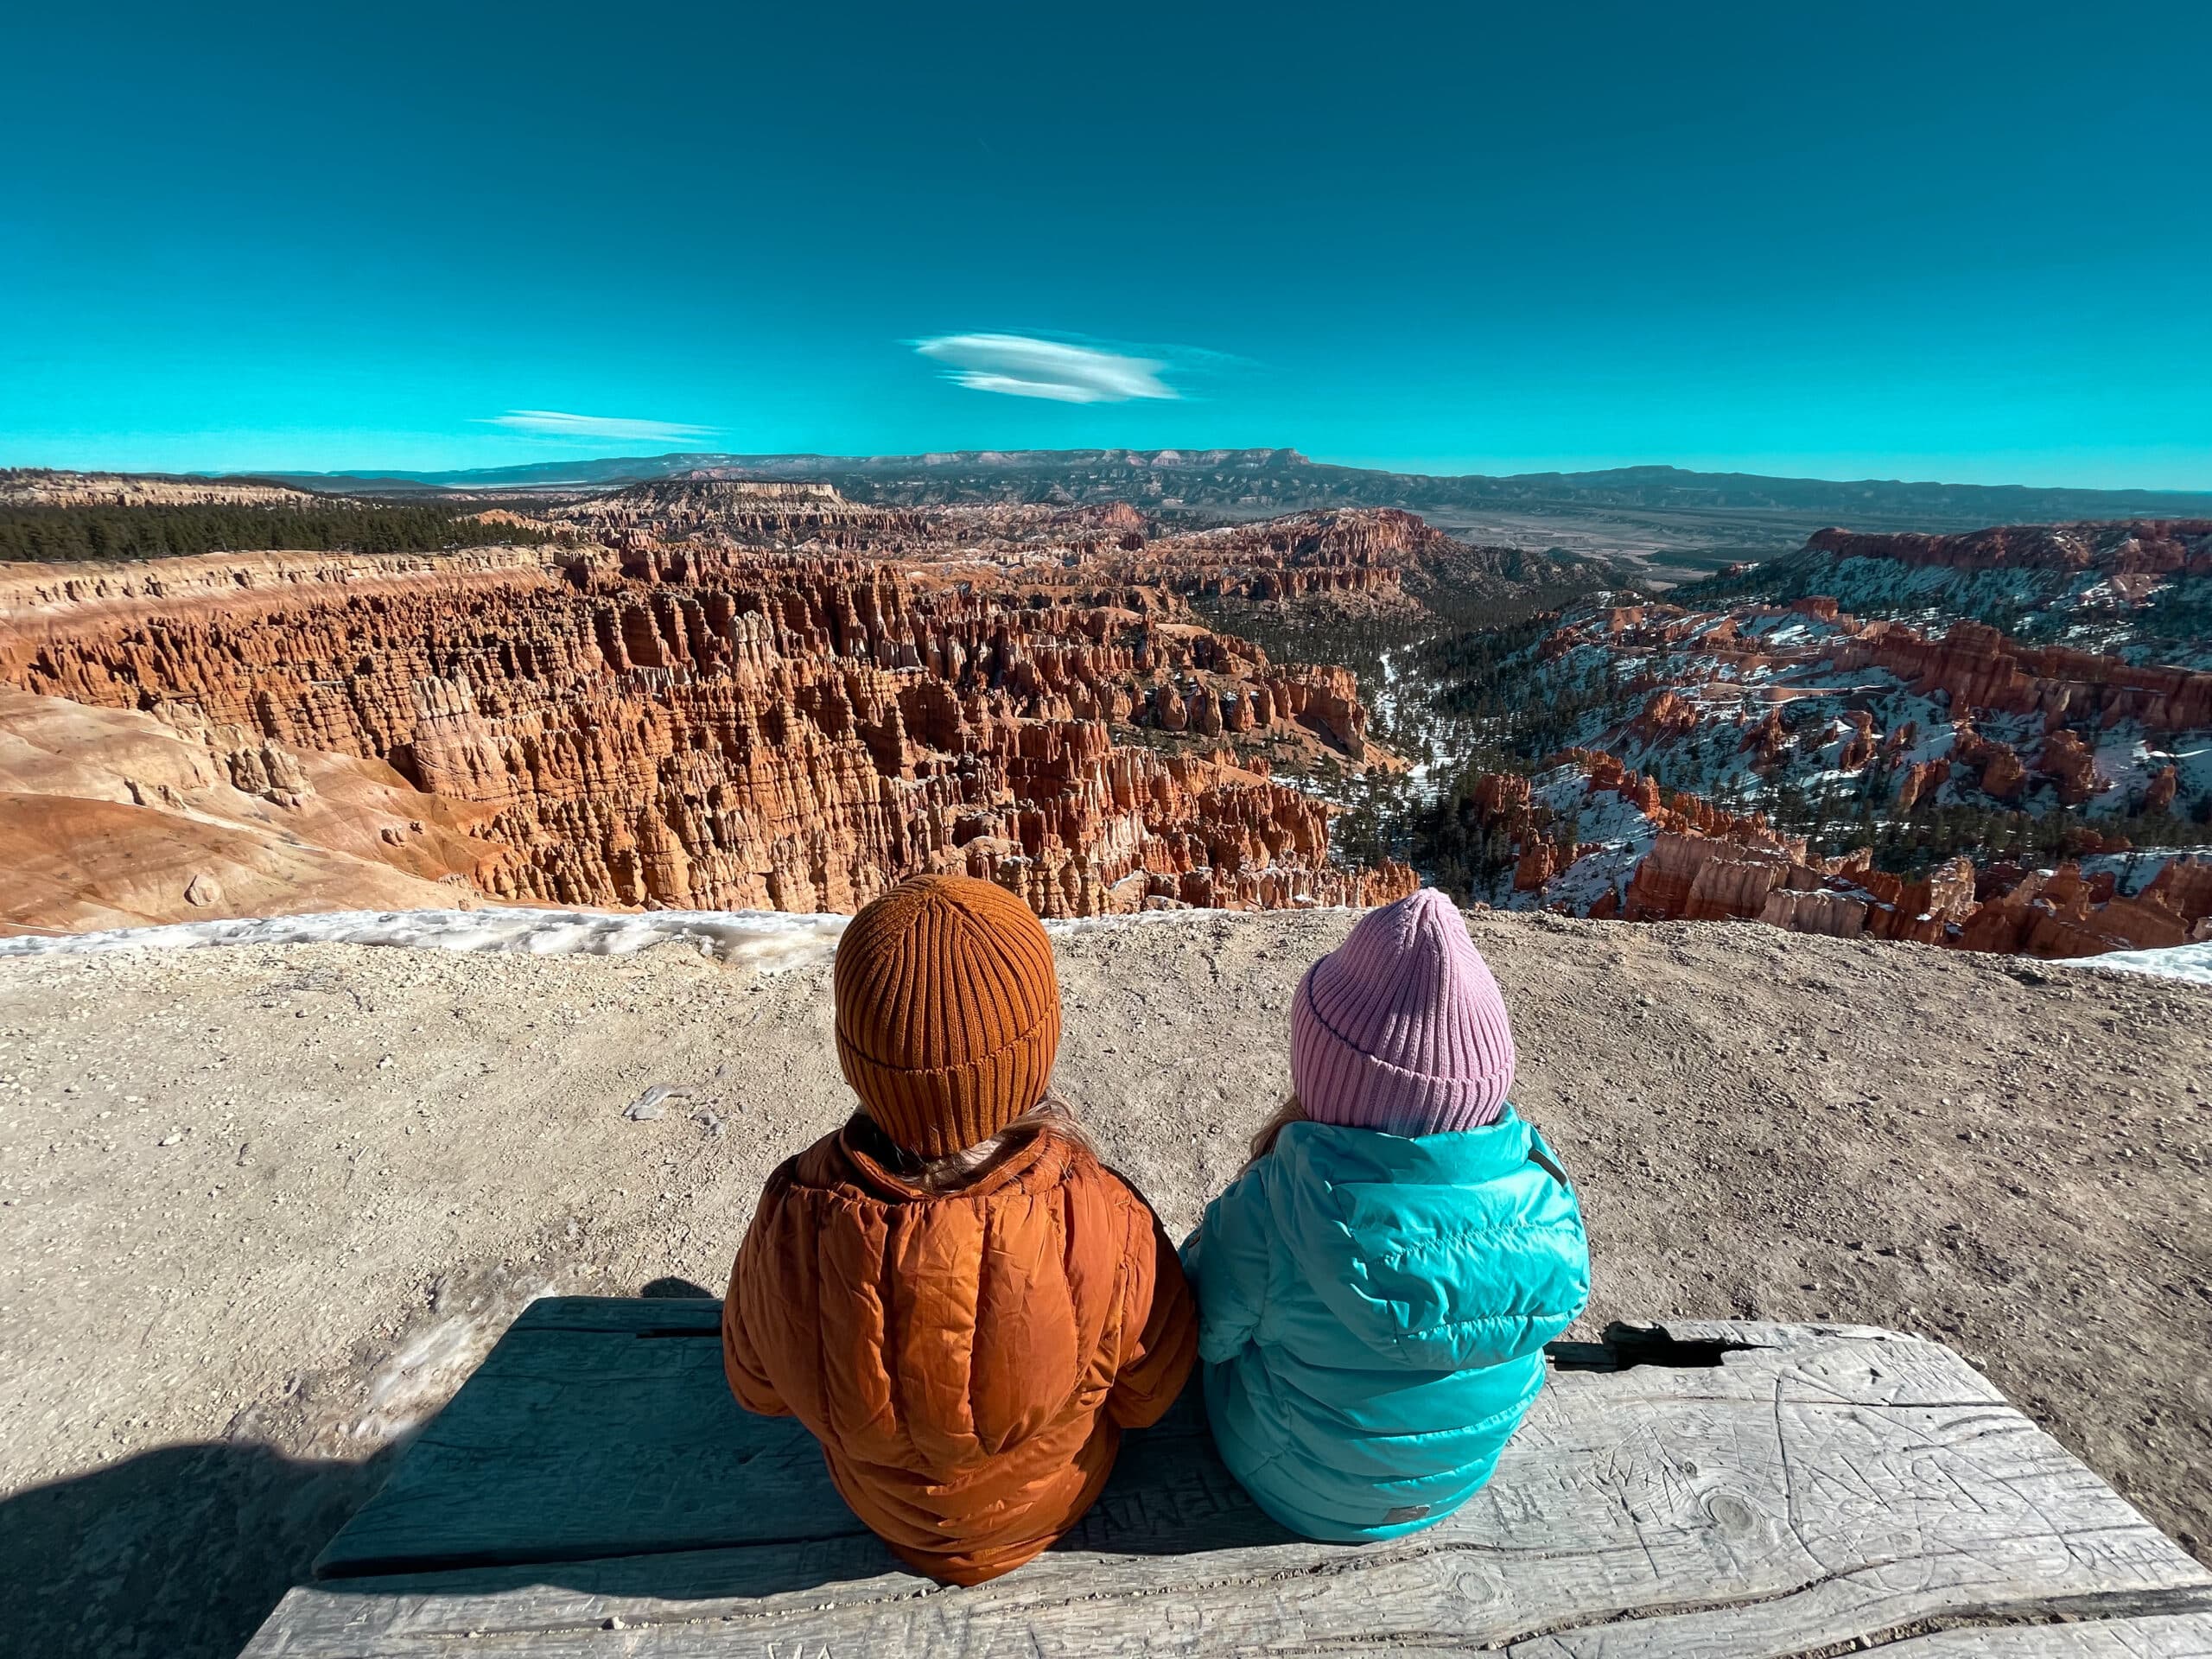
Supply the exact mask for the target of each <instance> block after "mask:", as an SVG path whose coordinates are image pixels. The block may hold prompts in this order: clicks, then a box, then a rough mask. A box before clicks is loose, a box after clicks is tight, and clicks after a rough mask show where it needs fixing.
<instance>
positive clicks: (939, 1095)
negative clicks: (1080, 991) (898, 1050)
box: [837, 1020, 1058, 1158]
mask: <svg viewBox="0 0 2212 1659" xmlns="http://www.w3.org/2000/svg"><path fill="white" fill-rule="evenodd" d="M1051 1025H1052V1021H1050V1020H1039V1022H1038V1023H1037V1024H1036V1025H1035V1026H1033V1027H1031V1028H1030V1029H1029V1030H1028V1031H1026V1032H1024V1033H1022V1034H1021V1035H1020V1037H1019V1038H1017V1039H1014V1041H1012V1042H1010V1043H1007V1044H1006V1045H1005V1046H1002V1047H1001V1048H998V1049H996V1050H995V1051H993V1052H991V1053H989V1054H986V1055H984V1056H983V1057H982V1058H980V1059H976V1060H970V1061H969V1062H968V1063H966V1064H965V1065H946V1066H929V1067H924V1066H898V1065H885V1064H884V1063H883V1062H882V1061H880V1060H877V1059H874V1058H870V1057H869V1056H868V1055H867V1054H866V1053H863V1052H861V1050H860V1049H859V1048H858V1047H857V1046H855V1045H854V1044H853V1043H852V1042H851V1041H850V1040H849V1039H848V1038H847V1037H846V1035H845V1033H843V1032H842V1030H841V1031H839V1032H838V1033H837V1060H838V1065H839V1068H840V1069H841V1070H842V1071H843V1072H844V1074H845V1081H846V1083H847V1084H849V1085H850V1086H851V1088H852V1090H853V1092H854V1093H855V1094H856V1095H858V1096H860V1097H861V1104H862V1105H863V1106H864V1107H866V1108H867V1109H868V1116H870V1117H872V1118H874V1120H875V1122H876V1126H877V1127H878V1128H880V1129H882V1131H883V1132H884V1134H886V1135H889V1136H890V1137H891V1139H892V1140H893V1141H895V1142H896V1143H897V1144H898V1145H899V1146H902V1147H906V1150H907V1151H909V1152H911V1153H913V1154H916V1155H917V1156H918V1157H923V1158H943V1157H947V1156H949V1155H950V1154H953V1153H956V1152H963V1151H965V1150H966V1149H967V1148H968V1147H972V1146H976V1145H978V1144H980V1143H981V1142H982V1141H988V1140H989V1139H990V1138H991V1136H993V1135H996V1134H997V1133H998V1132H999V1131H1000V1130H1001V1129H1002V1128H1005V1127H1006V1126H1007V1124H1009V1123H1011V1122H1014V1119H1015V1118H1017V1117H1020V1116H1021V1115H1022V1114H1023V1113H1024V1112H1026V1111H1027V1110H1028V1109H1030V1108H1031V1107H1033V1106H1034V1105H1035V1104H1036V1103H1038V1102H1039V1101H1040V1100H1042V1099H1043V1098H1044V1097H1045V1090H1046V1086H1047V1085H1048V1084H1050V1083H1051V1081H1052V1049H1053V1048H1054V1047H1056V1046H1058V1045H1057V1042H1056V1041H1055V1040H1054V1039H1056V1038H1057V1036H1058V1033H1056V1032H1053V1031H1051V1030H1050V1029H1048V1027H1050V1026H1051ZM1039 1050H1042V1051H1043V1052H1042V1053H1041V1054H1040V1053H1039Z"/></svg>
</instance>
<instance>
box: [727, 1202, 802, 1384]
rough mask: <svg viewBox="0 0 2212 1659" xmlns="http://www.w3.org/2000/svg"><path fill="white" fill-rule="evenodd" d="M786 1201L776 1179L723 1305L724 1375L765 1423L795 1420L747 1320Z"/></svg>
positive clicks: (739, 1258)
mask: <svg viewBox="0 0 2212 1659" xmlns="http://www.w3.org/2000/svg"><path fill="white" fill-rule="evenodd" d="M778 1173H779V1174H780V1173H781V1172H780V1171H779V1172H778ZM782 1196H783V1184H782V1183H781V1182H780V1181H779V1180H775V1179H771V1180H770V1181H769V1183H768V1186H767V1190H766V1192H762V1193H761V1195H760V1207H759V1208H758V1209H756V1210H755V1211H753V1225H752V1226H751V1227H749V1228H747V1230H746V1234H745V1242H744V1243H742V1244H740V1245H739V1246H738V1247H737V1260H736V1261H735V1262H732V1263H731V1264H730V1270H729V1294H728V1295H727V1296H725V1297H724V1298H723V1299H722V1375H723V1376H727V1377H728V1379H729V1391H730V1392H731V1393H732V1394H734V1395H736V1396H737V1403H738V1404H739V1405H741V1406H743V1407H744V1408H746V1409H747V1411H750V1412H753V1413H756V1414H759V1415H760V1416H763V1417H788V1416H790V1415H791V1408H790V1407H789V1406H788V1405H786V1404H785V1403H784V1398H783V1396H782V1395H780V1394H779V1393H778V1392H777V1391H776V1385H775V1384H774V1383H772V1382H770V1381H769V1380H768V1373H767V1371H766V1369H765V1368H764V1367H763V1366H762V1365H761V1363H760V1346H759V1344H757V1343H756V1342H755V1341H754V1339H753V1333H752V1332H750V1331H749V1330H748V1329H747V1325H746V1317H745V1315H746V1304H747V1301H748V1300H751V1298H750V1296H749V1294H748V1292H749V1290H750V1288H751V1287H752V1286H753V1284H754V1283H756V1282H757V1281H758V1280H759V1277H760V1273H761V1271H762V1269H763V1268H764V1266H765V1259H766V1257H767V1256H768V1255H770V1254H772V1247H771V1244H770V1241H769V1238H768V1233H769V1231H770V1230H771V1228H772V1225H773V1224H774V1217H775V1215H776V1213H777V1212H778V1211H779V1209H780V1207H781V1206H780V1204H779V1200H780V1199H781V1198H782Z"/></svg>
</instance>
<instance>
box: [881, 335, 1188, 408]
mask: <svg viewBox="0 0 2212 1659" xmlns="http://www.w3.org/2000/svg"><path fill="white" fill-rule="evenodd" d="M914 349H915V350H916V351H918V352H919V353H921V354H922V355H923V356H924V357H926V358H930V359H934V360H935V361H937V362H939V363H942V364H944V365H945V369H944V375H945V378H946V379H948V380H950V381H951V382H953V383H954V384H955V385H962V386H966V387H967V388H968V389H969V391H997V392H1004V393H1005V394H1006V395H1007V396H1008V397H1049V398H1051V399H1052V400H1053V401H1054V402H1055V403H1062V404H1125V403H1128V402H1129V401H1130V400H1131V399H1133V398H1137V397H1181V396H1182V395H1183V394H1182V393H1180V392H1179V391H1176V390H1175V388H1174V387H1173V386H1171V385H1168V384H1167V383H1166V381H1165V380H1162V379H1161V378H1160V370H1162V369H1164V368H1166V366H1167V365H1166V363H1164V362H1162V361H1160V360H1159V359H1154V358H1148V357H1129V356H1125V355H1124V354H1122V353H1120V352H1107V351H1101V350H1099V349H1098V348H1097V347H1096V346H1072V345H1070V344H1068V343H1067V342H1066V341H1065V340H1033V339H1032V338H1030V337H1029V336H1028V335H1027V334H940V335H938V337H937V338H935V339H933V340H916V341H915V342H914Z"/></svg>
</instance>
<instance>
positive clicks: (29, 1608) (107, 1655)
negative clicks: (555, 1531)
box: [0, 1441, 394, 1659]
mask: <svg viewBox="0 0 2212 1659" xmlns="http://www.w3.org/2000/svg"><path fill="white" fill-rule="evenodd" d="M393 1450H394V1449H393V1448H387V1449H386V1450H385V1451H384V1452H378V1454H377V1455H376V1456H374V1457H372V1458H370V1459H367V1460H366V1461H365V1462H360V1463H348V1462H342V1461H334V1462H311V1461H309V1462H303V1461H296V1460H295V1459H290V1458H287V1457H285V1456H283V1454H282V1453H280V1452H276V1451H274V1450H272V1449H271V1448H270V1447H268V1446H255V1445H248V1444H244V1443H235V1442H228V1441H216V1442H212V1443H206V1444H199V1445H190V1446H164V1447H162V1449H161V1450H159V1451H156V1452H145V1453H143V1454H142V1455H140V1456H137V1457H135V1458H129V1459H124V1461H122V1462H120V1463H114V1464H110V1465H107V1466H106V1467H105V1468H101V1469H97V1470H94V1471H92V1472H90V1473H87V1474H83V1475H78V1476H74V1477H73V1478H68V1479H64V1480H57V1481H54V1482H52V1483H51V1484H47V1485H44V1486H35V1487H31V1488H29V1489H28V1490H26V1491H20V1492H17V1493H15V1494H14V1495H13V1496H11V1497H7V1498H5V1499H0V1561H4V1562H5V1563H6V1564H7V1567H6V1572H7V1579H8V1584H9V1594H8V1604H9V1605H8V1614H7V1621H8V1637H7V1640H6V1642H5V1643H0V1646H5V1647H6V1648H7V1649H9V1650H10V1651H11V1652H16V1653H24V1654H37V1655H39V1656H41V1659H66V1656H76V1655H84V1656H87V1659H90V1656H99V1659H132V1656H143V1659H201V1656H205V1659H234V1656H235V1655H236V1654H237V1653H238V1649H240V1648H242V1647H244V1646H245V1643H246V1641H247V1640H248V1638H250V1637H251V1636H252V1634H253V1632H254V1630H256V1628H257V1627H258V1626H259V1624H261V1621H262V1620H263V1619H264V1618H265V1617H266V1616H267V1615H268V1612H269V1611H270V1608H272V1607H274V1606H275V1605H277V1601H278V1600H279V1599H281V1598H282V1597H283V1594H284V1592H285V1591H286V1590H288V1589H289V1588H290V1587H291V1586H294V1585H296V1584H304V1583H306V1582H307V1581H308V1565H309V1563H310V1562H312V1561H313V1560H314V1559H315V1552H316V1551H318V1550H319V1549H321V1548H322V1546H323V1545H324V1544H325V1543H327V1541H329V1540H330V1538H331V1536H332V1535H334V1533H336V1532H337V1530H338V1529H339V1528H340V1527H341V1526H343V1525H344V1524H345V1523H346V1519H347V1517H349V1516H352V1515H353V1512H354V1511H355V1510H358V1509H359V1508H360V1506H361V1505H362V1504H363V1503H365V1502H366V1501H367V1500H368V1498H369V1497H371V1496H372V1495H373V1494H374V1492H375V1491H376V1490H377V1488H378V1486H379V1485H380V1484H382V1483H383V1481H384V1478H385V1475H386V1473H387V1472H389V1467H390V1463H391V1457H392V1455H393Z"/></svg>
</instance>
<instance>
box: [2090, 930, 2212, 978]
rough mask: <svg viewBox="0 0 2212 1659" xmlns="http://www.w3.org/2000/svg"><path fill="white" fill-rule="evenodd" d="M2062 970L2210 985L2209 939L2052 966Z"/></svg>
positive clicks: (2109, 953)
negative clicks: (2111, 971) (2110, 970)
mask: <svg viewBox="0 0 2212 1659" xmlns="http://www.w3.org/2000/svg"><path fill="white" fill-rule="evenodd" d="M2052 965H2053V966H2055V967H2066V968H2113V969H2119V970H2120V972H2122V973H2127V974H2156V975H2158V976H2159V977H2160V978H2162V979H2185V980H2188V981H2190V982H2191V983H2193V984H2197V985H2212V939H2207V940H2205V941H2203V942H2202V944H2175V945H2169V946H2167V947H2166V948H2165V949H2164V950H2108V951H2107V952H2106V953H2105V954H2104V955H2103V956H2101V957H2065V958H2063V959H2062V960H2061V961H2059V962H2057V963H2053V964H2052Z"/></svg>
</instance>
